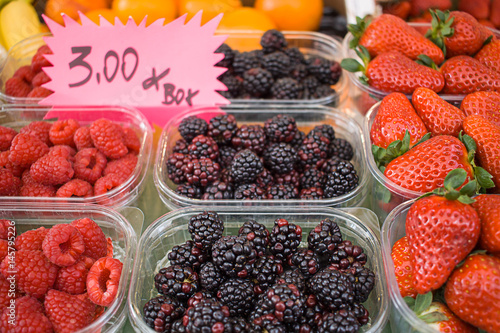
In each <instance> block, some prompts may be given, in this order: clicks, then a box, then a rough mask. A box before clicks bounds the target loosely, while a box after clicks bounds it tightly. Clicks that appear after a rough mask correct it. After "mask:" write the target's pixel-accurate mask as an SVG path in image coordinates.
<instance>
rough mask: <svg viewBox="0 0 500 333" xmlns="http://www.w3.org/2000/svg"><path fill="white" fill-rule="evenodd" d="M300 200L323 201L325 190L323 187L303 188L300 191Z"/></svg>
mask: <svg viewBox="0 0 500 333" xmlns="http://www.w3.org/2000/svg"><path fill="white" fill-rule="evenodd" d="M299 198H300V199H303V200H320V199H323V189H322V188H321V187H310V188H303V189H302V190H300V193H299Z"/></svg>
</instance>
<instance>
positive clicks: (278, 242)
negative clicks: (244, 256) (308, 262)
mask: <svg viewBox="0 0 500 333" xmlns="http://www.w3.org/2000/svg"><path fill="white" fill-rule="evenodd" d="M301 240H302V228H301V227H299V226H297V225H295V224H293V223H289V222H288V221H287V220H285V219H277V220H276V221H274V226H273V229H272V230H271V233H270V234H269V250H270V252H271V253H272V254H273V255H274V256H275V257H276V259H278V260H282V261H286V260H287V259H288V257H289V256H291V255H292V254H293V253H294V252H295V251H296V250H297V248H298V247H299V245H300V242H301Z"/></svg>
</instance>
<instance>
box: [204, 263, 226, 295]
mask: <svg viewBox="0 0 500 333" xmlns="http://www.w3.org/2000/svg"><path fill="white" fill-rule="evenodd" d="M199 278H200V284H201V287H202V288H204V289H206V290H207V291H209V292H211V293H215V292H216V291H217V290H218V289H219V286H220V285H221V284H222V282H224V280H225V277H224V275H223V274H222V272H221V270H220V269H219V268H218V267H217V266H215V265H214V263H213V262H211V261H209V262H207V263H205V264H203V265H202V266H201V269H200V274H199Z"/></svg>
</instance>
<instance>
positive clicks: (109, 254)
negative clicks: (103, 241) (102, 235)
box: [106, 237, 113, 258]
mask: <svg viewBox="0 0 500 333" xmlns="http://www.w3.org/2000/svg"><path fill="white" fill-rule="evenodd" d="M107 241H108V251H107V253H106V257H108V258H113V240H112V239H111V237H108V238H107Z"/></svg>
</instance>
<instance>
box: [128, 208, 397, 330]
mask: <svg viewBox="0 0 500 333" xmlns="http://www.w3.org/2000/svg"><path fill="white" fill-rule="evenodd" d="M212 210H213V211H215V212H217V213H218V215H219V216H220V218H221V219H222V220H223V222H224V235H237V234H238V230H239V228H240V227H241V226H242V225H243V223H244V222H245V221H247V220H249V219H253V220H255V221H257V222H259V223H262V224H264V225H265V226H266V228H267V229H268V230H271V229H272V227H273V225H274V221H275V220H276V219H278V218H285V219H287V220H288V221H289V222H290V223H294V224H296V225H298V226H300V227H301V228H302V235H303V236H302V243H301V246H300V247H306V246H307V245H306V242H307V235H308V234H309V232H310V230H311V229H313V228H314V227H315V226H316V225H317V224H318V223H319V222H320V221H321V220H322V219H325V218H329V219H332V220H334V221H335V222H336V223H337V224H338V225H339V227H340V230H341V232H342V235H343V237H344V239H348V240H351V241H352V242H353V244H356V245H359V246H361V247H363V249H364V251H365V253H366V254H367V257H368V262H367V263H366V265H367V267H368V268H370V269H371V270H373V271H374V272H375V277H376V282H375V288H374V289H373V291H372V292H371V294H370V297H369V298H368V300H367V301H366V302H365V303H363V305H364V306H365V307H366V308H367V310H368V311H369V313H370V320H369V323H368V324H367V325H365V326H363V327H362V328H361V329H360V332H370V333H372V332H373V333H374V332H381V331H382V330H383V328H384V327H385V326H386V323H387V318H388V315H389V300H388V297H387V290H386V288H387V282H386V279H385V273H384V270H383V263H382V258H381V253H380V243H379V240H378V236H377V231H376V230H375V229H374V228H376V225H377V222H376V219H375V217H374V216H373V217H372V218H371V219H370V221H367V220H366V217H367V216H370V215H366V214H365V212H364V211H367V212H369V211H368V210H367V209H364V208H359V209H356V210H354V209H349V208H348V209H345V210H344V209H332V208H327V207H315V208H311V207H304V208H300V207H281V208H278V207H265V206H263V207H259V208H255V207H214V208H213V209H212ZM202 211H203V209H200V208H194V207H193V208H184V209H179V210H176V211H173V212H170V213H168V214H166V215H163V216H161V217H160V218H158V219H157V220H156V221H155V222H153V223H152V224H151V225H150V226H149V227H148V229H146V231H144V233H143V235H142V237H141V239H140V241H139V245H138V249H137V255H136V261H135V263H134V270H133V273H132V280H131V284H130V291H129V296H128V305H129V318H130V323H131V325H132V327H133V328H134V330H135V331H136V332H151V333H153V332H154V331H153V329H151V328H149V327H148V326H147V325H146V323H145V322H144V320H143V312H142V311H143V307H144V304H145V303H146V302H147V301H148V300H149V299H151V298H152V297H156V296H157V295H158V293H157V291H156V289H155V286H154V277H155V275H156V273H158V271H159V270H160V268H162V267H166V266H169V260H168V257H167V255H168V253H169V252H170V251H171V249H172V248H173V247H174V246H175V245H180V244H181V243H183V242H185V241H186V240H189V239H191V236H190V234H189V232H188V222H189V219H190V218H191V217H192V216H193V215H196V214H199V213H201V212H202ZM358 213H359V214H360V215H357V214H358ZM353 214H356V216H355V215H353ZM357 216H360V217H359V218H358V217H357ZM371 226H374V227H373V228H372V227H371Z"/></svg>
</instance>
